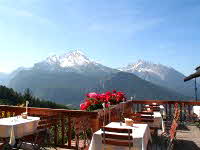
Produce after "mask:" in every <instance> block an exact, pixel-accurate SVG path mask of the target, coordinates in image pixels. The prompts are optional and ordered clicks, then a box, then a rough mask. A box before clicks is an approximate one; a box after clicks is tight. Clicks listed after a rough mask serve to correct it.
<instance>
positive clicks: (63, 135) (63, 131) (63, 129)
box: [61, 114, 65, 145]
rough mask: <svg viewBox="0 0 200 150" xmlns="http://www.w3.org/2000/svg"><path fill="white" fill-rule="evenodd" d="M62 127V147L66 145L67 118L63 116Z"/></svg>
mask: <svg viewBox="0 0 200 150" xmlns="http://www.w3.org/2000/svg"><path fill="white" fill-rule="evenodd" d="M61 127H62V145H64V144H65V116H64V114H62V115H61Z"/></svg>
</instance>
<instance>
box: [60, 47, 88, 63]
mask: <svg viewBox="0 0 200 150" xmlns="http://www.w3.org/2000/svg"><path fill="white" fill-rule="evenodd" d="M59 61H60V66H61V67H73V66H81V65H87V64H89V63H92V61H90V59H89V58H88V57H86V56H85V55H84V53H83V52H81V51H79V50H75V51H69V52H68V53H65V54H64V55H61V56H59Z"/></svg>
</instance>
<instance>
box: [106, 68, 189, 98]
mask: <svg viewBox="0 0 200 150" xmlns="http://www.w3.org/2000/svg"><path fill="white" fill-rule="evenodd" d="M113 88H115V89H116V90H121V91H123V92H125V93H126V94H127V96H128V97H131V96H135V98H136V99H160V100H190V99H191V97H186V96H184V95H181V94H179V93H177V92H174V91H171V90H168V89H166V88H164V87H161V86H158V85H155V84H152V83H150V82H147V81H145V80H142V79H141V78H139V77H137V76H136V75H134V74H131V73H126V72H119V73H116V74H114V75H113V76H112V77H111V78H110V79H107V80H106V81H105V90H109V89H113Z"/></svg>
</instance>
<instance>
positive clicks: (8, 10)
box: [0, 5, 53, 24]
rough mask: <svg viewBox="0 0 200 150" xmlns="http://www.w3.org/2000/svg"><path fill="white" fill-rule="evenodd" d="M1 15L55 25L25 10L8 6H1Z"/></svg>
mask: <svg viewBox="0 0 200 150" xmlns="http://www.w3.org/2000/svg"><path fill="white" fill-rule="evenodd" d="M0 13H1V14H4V15H5V16H16V17H27V18H31V19H34V20H35V21H36V22H38V23H40V24H53V23H52V22H51V21H50V20H49V19H48V18H45V17H42V16H39V15H36V14H34V13H33V12H31V11H28V10H24V9H16V8H13V7H9V6H6V5H0Z"/></svg>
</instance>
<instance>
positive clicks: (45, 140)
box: [20, 115, 58, 150]
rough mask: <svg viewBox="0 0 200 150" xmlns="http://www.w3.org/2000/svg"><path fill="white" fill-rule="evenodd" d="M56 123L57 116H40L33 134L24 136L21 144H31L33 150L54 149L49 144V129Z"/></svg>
mask: <svg viewBox="0 0 200 150" xmlns="http://www.w3.org/2000/svg"><path fill="white" fill-rule="evenodd" d="M57 123H58V115H43V116H41V115H40V121H39V123H38V127H37V130H36V131H35V133H33V134H30V135H27V136H24V137H23V138H22V139H20V140H21V141H22V143H31V144H32V147H33V149H34V150H37V149H41V148H43V149H45V147H52V148H55V146H54V145H53V144H52V143H51V135H50V128H51V127H52V126H54V125H55V124H57ZM55 149H56V148H55Z"/></svg>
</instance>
